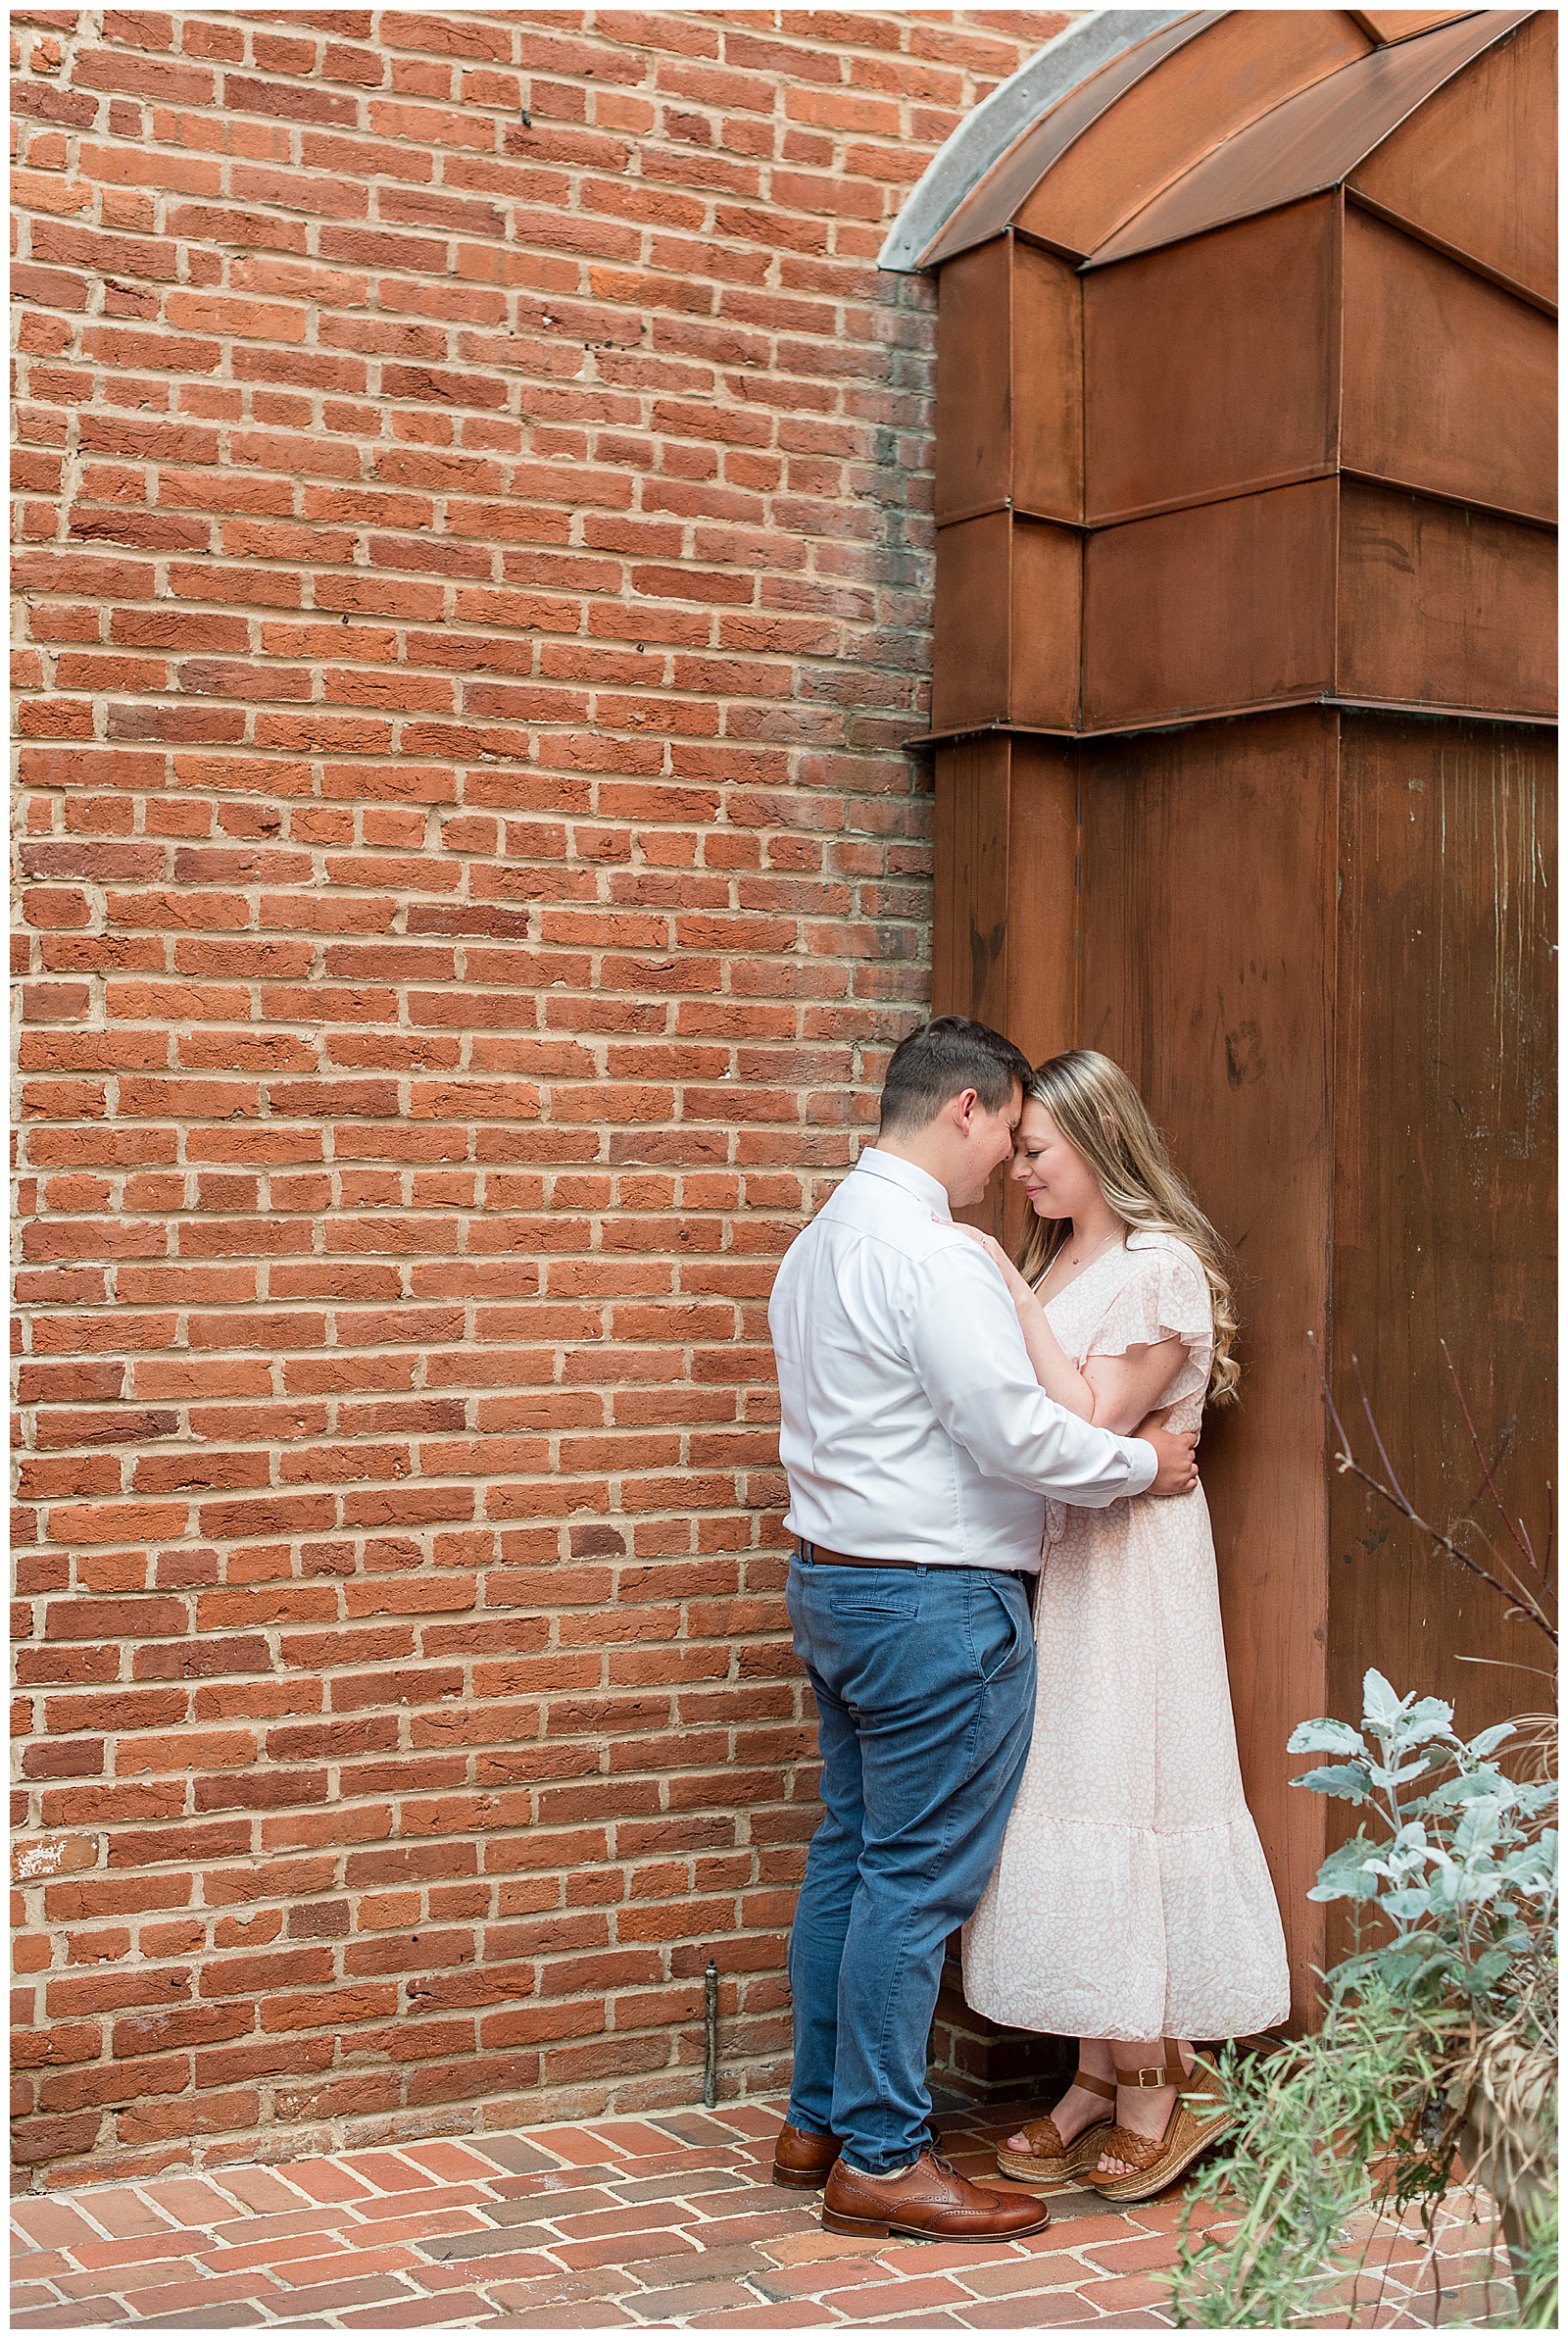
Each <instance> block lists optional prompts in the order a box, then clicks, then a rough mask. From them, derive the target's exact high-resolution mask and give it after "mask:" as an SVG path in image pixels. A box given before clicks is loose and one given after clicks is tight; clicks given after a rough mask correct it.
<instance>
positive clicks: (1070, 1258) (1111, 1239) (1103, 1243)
mask: <svg viewBox="0 0 1568 2339" xmlns="http://www.w3.org/2000/svg"><path fill="white" fill-rule="evenodd" d="M1120 1240H1121V1236H1120V1235H1119V1234H1114V1233H1112V1234H1103V1235H1102V1236H1101V1238H1100V1240H1099V1242H1098V1243H1096V1245H1095V1247H1094V1249H1093V1250H1092V1251H1091V1252H1089V1253H1088V1254H1087V1255H1086V1256H1087V1258H1088V1259H1098V1258H1099V1257H1100V1254H1101V1252H1102V1251H1106V1250H1108V1249H1109V1248H1110V1246H1111V1244H1112V1243H1119V1242H1120ZM1084 1264H1085V1260H1083V1259H1080V1258H1079V1256H1078V1254H1077V1252H1076V1251H1069V1252H1068V1253H1067V1265H1068V1266H1069V1267H1082V1266H1083V1265H1084Z"/></svg>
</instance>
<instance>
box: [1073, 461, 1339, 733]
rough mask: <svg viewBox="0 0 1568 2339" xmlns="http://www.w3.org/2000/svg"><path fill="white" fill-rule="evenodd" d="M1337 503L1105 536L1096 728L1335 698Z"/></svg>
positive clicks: (1094, 622) (1259, 500)
mask: <svg viewBox="0 0 1568 2339" xmlns="http://www.w3.org/2000/svg"><path fill="white" fill-rule="evenodd" d="M1336 497H1337V489H1336V483H1335V482H1334V481H1333V480H1332V479H1315V480H1312V481H1310V482H1308V483H1307V484H1306V485H1304V486H1299V487H1277V488H1275V489H1274V490H1273V491H1272V492H1271V493H1270V494H1267V495H1248V496H1238V497H1236V498H1235V499H1234V500H1232V501H1230V502H1228V503H1221V504H1205V505H1200V506H1198V507H1197V508H1196V509H1194V510H1192V511H1187V512H1169V513H1166V514H1164V515H1162V516H1161V517H1160V518H1158V519H1154V520H1135V521H1132V522H1130V523H1128V525H1126V526H1125V527H1115V528H1106V529H1104V530H1103V532H1101V533H1098V534H1095V535H1092V536H1091V537H1090V539H1089V544H1088V553H1087V558H1086V562H1085V584H1084V727H1085V729H1086V730H1103V729H1105V728H1107V727H1109V726H1111V725H1114V724H1117V723H1129V722H1154V721H1157V720H1160V719H1163V718H1166V717H1170V716H1176V715H1187V714H1195V713H1202V712H1204V711H1206V710H1215V711H1218V710H1219V709H1222V708H1223V709H1230V708H1237V707H1248V706H1258V705H1261V704H1265V703H1267V702H1269V701H1271V700H1280V699H1299V698H1302V697H1305V696H1308V695H1310V694H1313V693H1316V692H1325V691H1328V690H1330V689H1331V688H1332V687H1333V681H1334V559H1335V506H1336Z"/></svg>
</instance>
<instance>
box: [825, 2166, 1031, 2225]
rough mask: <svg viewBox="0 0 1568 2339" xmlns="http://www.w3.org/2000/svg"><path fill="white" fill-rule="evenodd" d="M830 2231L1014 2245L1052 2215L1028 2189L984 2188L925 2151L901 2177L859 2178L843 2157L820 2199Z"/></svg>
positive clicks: (859, 2175)
mask: <svg viewBox="0 0 1568 2339" xmlns="http://www.w3.org/2000/svg"><path fill="white" fill-rule="evenodd" d="M822 2222H823V2224H824V2225H825V2226H826V2227H827V2229H828V2231H829V2232H830V2233H858V2234H865V2235H868V2236H869V2237H870V2238H871V2239H873V2240H875V2241H887V2240H889V2239H890V2238H891V2237H892V2236H893V2235H895V2234H902V2235H905V2236H907V2238H908V2239H909V2240H911V2241H917V2242H918V2241H932V2242H936V2241H942V2242H1015V2241H1021V2240H1022V2239H1023V2238H1024V2236H1025V2235H1026V2234H1030V2233H1044V2231H1045V2229H1046V2227H1047V2226H1048V2225H1049V2224H1050V2223H1051V2212H1050V2210H1049V2209H1047V2207H1046V2205H1045V2203H1044V2202H1043V2201H1037V2200H1035V2199H1034V2197H1033V2195H1032V2194H1029V2193H988V2192H986V2191H985V2189H984V2188H983V2187H982V2186H980V2185H972V2184H970V2182H969V2180H968V2178H967V2177H966V2176H960V2175H959V2174H958V2172H957V2170H956V2168H954V2167H952V2166H950V2165H949V2164H948V2163H947V2162H946V2161H943V2160H939V2159H938V2158H937V2156H936V2154H935V2153H933V2152H923V2153H922V2154H921V2155H920V2158H919V2159H918V2160H917V2161H916V2162H915V2164H914V2165H913V2167H912V2168H906V2169H904V2170H903V2171H902V2172H901V2173H900V2174H899V2175H898V2176H891V2177H868V2176H862V2175H861V2174H860V2172H859V2171H858V2169H855V2168H851V2167H848V2166H847V2165H845V2163H844V2162H843V2161H840V2162H838V2163H837V2164H836V2165H835V2166H834V2169H833V2172H832V2174H831V2175H830V2176H829V2178H828V2180H827V2191H826V2192H825V2193H824V2194H823V2196H822Z"/></svg>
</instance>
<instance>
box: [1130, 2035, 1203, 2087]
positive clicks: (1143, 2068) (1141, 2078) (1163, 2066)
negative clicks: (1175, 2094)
mask: <svg viewBox="0 0 1568 2339" xmlns="http://www.w3.org/2000/svg"><path fill="white" fill-rule="evenodd" d="M1160 2044H1161V2046H1162V2047H1163V2048H1164V2050H1165V2060H1164V2062H1163V2063H1146V2064H1142V2065H1139V2067H1138V2069H1137V2070H1135V2071H1124V2070H1123V2069H1122V2067H1121V2065H1119V2064H1118V2065H1116V2085H1117V2086H1118V2087H1185V2086H1186V2084H1187V2080H1188V2076H1189V2074H1188V2071H1187V2068H1186V2066H1185V2065H1184V2064H1183V2062H1182V2051H1181V2047H1180V2045H1179V2043H1178V2042H1177V2041H1176V2040H1175V2039H1173V2038H1167V2039H1162V2040H1161V2041H1160Z"/></svg>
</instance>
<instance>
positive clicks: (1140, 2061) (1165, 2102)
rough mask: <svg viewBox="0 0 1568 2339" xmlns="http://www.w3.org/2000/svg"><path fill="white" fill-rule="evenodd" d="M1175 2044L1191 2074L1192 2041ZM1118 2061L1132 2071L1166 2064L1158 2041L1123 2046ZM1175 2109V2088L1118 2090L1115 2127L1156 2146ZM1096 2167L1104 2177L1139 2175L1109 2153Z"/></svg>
mask: <svg viewBox="0 0 1568 2339" xmlns="http://www.w3.org/2000/svg"><path fill="white" fill-rule="evenodd" d="M1176 2043H1177V2045H1178V2046H1179V2047H1180V2049H1181V2051H1182V2069H1183V2071H1184V2072H1186V2073H1189V2074H1190V2073H1191V2071H1192V2068H1193V2062H1194V2057H1193V2042H1192V2040H1191V2039H1189V2038H1184V2039H1178V2040H1177V2042H1176ZM1123 2058H1124V2059H1125V2060H1122V2059H1123ZM1118 2060H1121V2066H1122V2069H1123V2070H1130V2069H1132V2068H1134V2067H1135V2065H1136V2066H1137V2067H1140V2068H1141V2067H1144V2066H1147V2067H1149V2068H1151V2069H1152V2068H1153V2067H1154V2065H1157V2064H1162V2063H1163V2062H1164V2060H1165V2050H1164V2046H1163V2043H1162V2042H1161V2041H1160V2040H1158V2039H1156V2040H1154V2042H1153V2044H1152V2047H1151V2046H1149V2045H1148V2044H1145V2045H1142V2046H1139V2047H1136V2048H1135V2047H1130V2046H1125V2045H1124V2046H1122V2047H1121V2048H1120V2049H1119V2051H1118ZM1175 2109H1176V2090H1175V2088H1174V2087H1118V2088H1117V2090H1116V2125H1117V2126H1118V2127H1119V2128H1129V2129H1130V2130H1131V2131H1132V2133H1133V2134H1134V2135H1135V2136H1147V2137H1148V2138H1149V2141H1150V2143H1151V2144H1157V2143H1158V2142H1159V2140H1160V2138H1161V2137H1162V2136H1163V2135H1164V2133H1165V2130H1166V2129H1167V2128H1168V2127H1169V2125H1170V2116H1171V2114H1172V2113H1173V2112H1174V2111H1175ZM1096 2166H1097V2168H1098V2170H1099V2173H1100V2174H1101V2175H1102V2176H1136V2175H1137V2174H1138V2173H1139V2171H1138V2170H1137V2169H1136V2168H1135V2167H1134V2166H1133V2165H1132V2163H1131V2161H1121V2160H1117V2159H1116V2158H1115V2156H1114V2155H1113V2154H1111V2153H1108V2152H1103V2153H1102V2154H1101V2156H1100V2159H1099V2161H1098V2163H1097V2164H1096Z"/></svg>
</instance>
